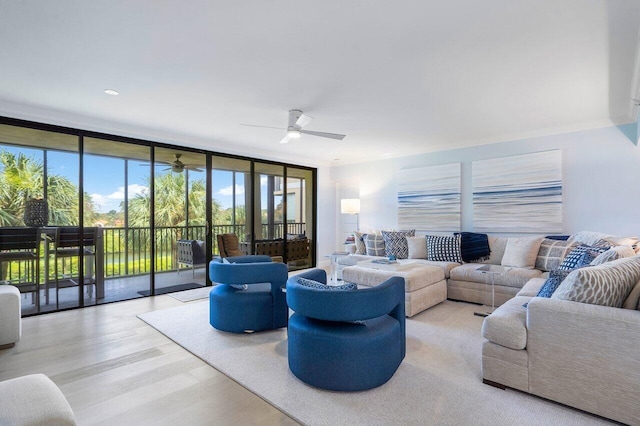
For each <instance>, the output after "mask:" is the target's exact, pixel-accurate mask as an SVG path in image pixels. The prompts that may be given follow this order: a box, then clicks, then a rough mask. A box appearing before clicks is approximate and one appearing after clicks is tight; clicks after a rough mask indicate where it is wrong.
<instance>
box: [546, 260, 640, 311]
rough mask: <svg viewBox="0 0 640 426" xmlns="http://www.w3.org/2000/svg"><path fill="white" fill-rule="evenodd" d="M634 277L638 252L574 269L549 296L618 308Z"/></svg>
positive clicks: (639, 276) (638, 275)
mask: <svg viewBox="0 0 640 426" xmlns="http://www.w3.org/2000/svg"><path fill="white" fill-rule="evenodd" d="M638 280H640V256H634V257H630V258H625V259H619V260H614V261H613V262H609V263H604V264H602V265H598V266H591V267H588V268H580V269H576V270H575V271H573V272H571V273H570V274H569V275H568V276H567V278H566V279H565V280H564V281H563V282H562V284H560V287H558V289H557V290H556V291H555V292H554V293H553V296H551V297H552V298H553V299H560V300H570V301H573V302H581V303H588V304H592V305H602V306H612V307H615V308H620V307H622V304H623V302H624V301H625V299H626V298H627V297H628V296H629V293H630V292H631V290H632V288H633V287H634V286H635V284H636V283H637V282H638Z"/></svg>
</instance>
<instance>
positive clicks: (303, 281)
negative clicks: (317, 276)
mask: <svg viewBox="0 0 640 426" xmlns="http://www.w3.org/2000/svg"><path fill="white" fill-rule="evenodd" d="M298 284H300V285H303V286H305V287H310V288H315V289H316V290H329V291H336V290H337V291H339V290H357V289H358V286H357V285H356V284H354V283H346V284H342V285H326V284H322V283H321V282H318V281H314V280H310V279H308V278H303V277H298Z"/></svg>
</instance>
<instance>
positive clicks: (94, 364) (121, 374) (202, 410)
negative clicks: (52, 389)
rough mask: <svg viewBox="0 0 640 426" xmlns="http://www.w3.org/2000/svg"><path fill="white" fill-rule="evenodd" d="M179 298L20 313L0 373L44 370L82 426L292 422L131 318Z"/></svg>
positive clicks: (13, 374)
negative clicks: (18, 331) (18, 336)
mask: <svg viewBox="0 0 640 426" xmlns="http://www.w3.org/2000/svg"><path fill="white" fill-rule="evenodd" d="M179 305H182V302H180V301H178V300H176V299H174V298H172V297H169V296H156V297H150V298H141V299H135V300H130V301H126V302H120V303H112V304H106V305H101V306H95V307H89V308H85V309H78V310H73V311H65V312H58V313H52V314H47V315H40V316H35V317H28V318H23V320H22V326H23V330H22V340H21V341H20V342H19V343H18V344H16V346H15V347H13V348H9V349H4V350H1V351H0V380H5V379H10V378H13V377H18V376H22V375H25V374H31V373H37V372H40V373H44V374H47V375H48V376H49V377H51V378H52V380H53V381H54V382H56V383H57V384H58V386H59V387H60V389H61V390H62V392H63V393H64V394H65V396H66V397H67V399H68V400H69V403H70V404H71V407H72V408H73V409H74V411H75V413H76V416H77V419H78V422H79V423H80V424H82V425H114V424H118V425H175V424H189V425H199V424H203V425H204V424H219V425H227V424H234V425H235V424H243V425H254V424H255V425H258V424H260V425H292V424H297V423H296V422H295V421H294V420H293V419H291V418H289V417H288V416H286V415H285V414H284V413H282V412H280V411H279V410H278V409H276V408H275V407H273V406H271V405H270V404H268V403H267V402H265V401H264V400H262V399H261V398H260V397H258V396H256V395H254V394H253V393H251V392H250V391H248V390H247V389H245V388H244V387H242V386H240V385H239V384H237V383H236V382H234V381H233V380H231V379H229V378H227V377H226V376H225V375H223V374H222V373H220V372H218V371H217V370H215V369H214V368H212V367H211V366H209V365H208V364H206V363H205V362H203V361H202V360H200V359H199V358H197V357H195V356H194V355H192V354H191V353H190V352H188V351H186V350H185V349H183V348H182V347H180V346H179V345H177V344H175V343H174V342H172V341H171V340H169V339H168V338H166V337H165V336H164V335H162V334H161V333H159V332H158V331H156V330H155V329H153V328H152V327H150V326H148V325H147V324H145V323H144V322H143V321H141V320H139V319H138V318H137V317H136V315H137V314H140V313H144V312H150V311H154V310H158V309H164V308H169V307H172V306H179Z"/></svg>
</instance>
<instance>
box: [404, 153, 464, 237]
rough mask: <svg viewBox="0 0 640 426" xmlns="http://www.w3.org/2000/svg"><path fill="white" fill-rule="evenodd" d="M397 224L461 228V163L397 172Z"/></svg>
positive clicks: (424, 228)
mask: <svg viewBox="0 0 640 426" xmlns="http://www.w3.org/2000/svg"><path fill="white" fill-rule="evenodd" d="M398 227H399V228H400V229H415V230H417V231H459V230H460V163H451V164H441V165H437V166H430V167H421V168H417V169H404V170H400V171H399V172H398Z"/></svg>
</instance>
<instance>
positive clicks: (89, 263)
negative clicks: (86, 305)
mask: <svg viewBox="0 0 640 426" xmlns="http://www.w3.org/2000/svg"><path fill="white" fill-rule="evenodd" d="M82 234H83V236H82V240H81V239H80V228H79V227H77V226H62V227H59V228H58V229H57V231H56V238H55V251H54V256H55V262H54V275H55V281H56V307H58V308H59V303H58V299H59V297H58V295H59V292H60V289H63V288H69V287H76V286H78V285H79V284H80V277H79V275H78V274H79V272H78V271H79V264H78V262H80V253H81V252H82V254H83V256H84V281H83V283H84V285H85V286H86V287H87V295H88V296H89V297H92V296H93V287H94V286H95V285H96V280H95V270H96V267H97V264H96V241H97V238H98V228H95V227H92V228H83V230H82ZM73 258H77V259H78V260H77V261H76V264H75V268H74V263H73Z"/></svg>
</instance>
